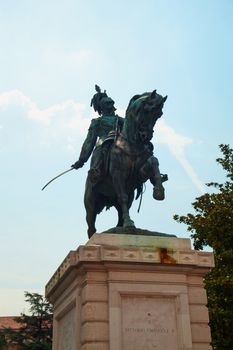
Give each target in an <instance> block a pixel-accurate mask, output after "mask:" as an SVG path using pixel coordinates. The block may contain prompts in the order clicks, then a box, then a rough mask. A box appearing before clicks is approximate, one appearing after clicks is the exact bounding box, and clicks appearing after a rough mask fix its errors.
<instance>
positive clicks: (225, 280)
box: [174, 145, 233, 350]
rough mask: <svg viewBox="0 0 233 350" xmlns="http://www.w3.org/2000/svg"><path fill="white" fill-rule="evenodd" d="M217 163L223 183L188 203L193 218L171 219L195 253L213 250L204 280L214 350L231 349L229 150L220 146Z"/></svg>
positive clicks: (232, 156)
mask: <svg viewBox="0 0 233 350" xmlns="http://www.w3.org/2000/svg"><path fill="white" fill-rule="evenodd" d="M219 147H220V150H221V152H222V158H218V159H217V163H219V164H220V165H221V166H222V168H223V169H224V171H225V173H226V180H225V182H224V183H217V182H211V183H208V184H207V186H209V187H213V188H214V191H213V193H211V194H210V193H206V194H204V195H202V196H200V197H198V198H196V201H195V202H194V203H192V205H193V208H194V210H195V214H187V215H186V216H179V215H175V216H174V219H175V220H176V221H178V222H180V223H184V224H186V225H187V226H188V230H189V231H191V232H192V235H191V237H192V238H193V239H194V247H195V249H197V250H201V249H203V247H204V246H206V245H209V246H210V247H212V248H213V252H214V256H215V268H214V269H213V270H212V271H211V272H210V273H209V274H208V275H207V276H206V277H205V283H206V290H207V296H208V308H209V315H210V327H211V333H212V346H213V349H216V350H232V349H233V336H232V327H233V149H231V148H230V146H229V145H220V146H219Z"/></svg>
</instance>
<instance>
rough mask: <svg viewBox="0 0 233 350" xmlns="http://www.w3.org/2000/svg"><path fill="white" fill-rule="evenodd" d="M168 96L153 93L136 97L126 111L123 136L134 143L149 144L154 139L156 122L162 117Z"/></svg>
mask: <svg viewBox="0 0 233 350" xmlns="http://www.w3.org/2000/svg"><path fill="white" fill-rule="evenodd" d="M166 99H167V96H165V97H163V96H161V95H159V94H157V92H156V90H154V91H153V92H145V93H143V94H141V95H135V96H134V97H133V98H132V99H131V100H130V102H129V105H128V108H127V110H126V117H125V123H124V128H123V131H122V132H123V135H125V136H126V138H127V139H128V140H129V142H134V143H147V142H149V141H150V140H151V139H152V137H153V132H154V131H153V129H154V126H155V123H156V121H157V120H158V119H159V118H160V117H161V116H162V114H163V112H162V109H163V105H164V103H165V101H166Z"/></svg>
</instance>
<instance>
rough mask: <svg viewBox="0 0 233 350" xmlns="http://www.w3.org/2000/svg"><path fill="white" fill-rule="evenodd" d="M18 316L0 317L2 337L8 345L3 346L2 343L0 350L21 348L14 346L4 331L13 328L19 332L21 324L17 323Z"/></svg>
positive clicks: (0, 333)
mask: <svg viewBox="0 0 233 350" xmlns="http://www.w3.org/2000/svg"><path fill="white" fill-rule="evenodd" d="M15 317H16V316H4V317H1V316H0V335H1V337H2V340H3V339H4V340H5V341H6V344H7V345H2V346H1V343H0V350H18V349H19V346H18V345H17V344H12V343H9V342H8V341H7V339H6V338H5V335H4V329H5V328H11V329H14V330H18V329H19V328H20V324H19V323H17V322H16V321H15V320H14V318H15Z"/></svg>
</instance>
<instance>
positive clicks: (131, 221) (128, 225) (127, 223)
mask: <svg viewBox="0 0 233 350" xmlns="http://www.w3.org/2000/svg"><path fill="white" fill-rule="evenodd" d="M123 227H135V225H134V222H133V220H131V219H130V220H127V221H125V222H124V225H123Z"/></svg>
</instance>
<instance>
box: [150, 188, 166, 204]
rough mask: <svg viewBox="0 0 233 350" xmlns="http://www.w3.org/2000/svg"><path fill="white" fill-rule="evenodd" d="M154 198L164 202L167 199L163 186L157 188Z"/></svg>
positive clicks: (154, 191)
mask: <svg viewBox="0 0 233 350" xmlns="http://www.w3.org/2000/svg"><path fill="white" fill-rule="evenodd" d="M153 198H154V199H156V200H157V201H163V200H164V198H165V194H164V188H163V186H159V187H157V186H155V187H154V190H153Z"/></svg>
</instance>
